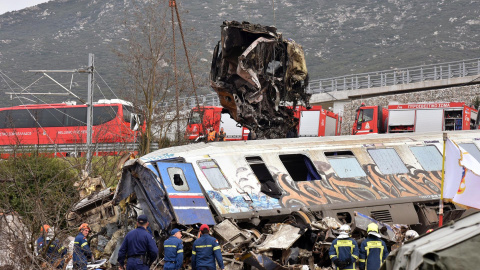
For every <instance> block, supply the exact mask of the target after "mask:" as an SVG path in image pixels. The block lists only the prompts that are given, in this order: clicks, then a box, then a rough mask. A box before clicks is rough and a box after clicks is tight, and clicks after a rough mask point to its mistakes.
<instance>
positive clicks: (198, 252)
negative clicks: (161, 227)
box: [118, 215, 225, 270]
mask: <svg viewBox="0 0 480 270" xmlns="http://www.w3.org/2000/svg"><path fill="white" fill-rule="evenodd" d="M148 225H149V223H148V219H147V216H145V215H140V216H139V217H138V218H137V229H135V230H133V231H131V232H129V233H128V234H127V236H125V239H124V240H123V243H122V246H121V247H120V250H119V252H118V265H119V269H120V270H123V269H124V265H125V259H126V260H127V265H126V269H127V270H133V269H138V270H147V269H150V265H151V264H152V262H153V261H155V259H156V258H157V254H158V248H157V246H156V244H155V240H154V238H153V236H152V235H151V234H150V233H149V232H148V231H147V227H148ZM181 238H182V232H181V231H180V230H179V229H176V228H175V229H173V230H171V231H170V237H169V238H168V239H167V240H165V242H164V243H163V247H164V258H163V260H164V266H163V269H165V270H180V269H181V268H182V266H183V244H182V240H181ZM215 260H216V261H217V263H218V266H219V267H220V269H222V270H223V269H224V268H225V267H224V265H223V259H222V253H221V250H220V246H219V244H218V241H217V240H216V239H215V238H213V237H212V236H210V228H209V227H208V225H206V224H203V225H202V226H200V237H199V238H198V239H197V240H195V241H194V242H193V250H192V269H193V270H215V269H216V268H217V267H216V265H215Z"/></svg>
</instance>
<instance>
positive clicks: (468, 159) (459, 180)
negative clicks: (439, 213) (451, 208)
mask: <svg viewBox="0 0 480 270" xmlns="http://www.w3.org/2000/svg"><path fill="white" fill-rule="evenodd" d="M479 195H480V162H478V161H477V160H476V159H475V158H474V157H473V156H472V155H471V154H470V153H468V152H467V151H466V150H465V149H463V148H462V147H461V146H457V145H456V144H455V143H454V142H452V141H451V140H450V139H447V142H446V145H445V175H444V180H443V198H444V199H445V200H447V201H450V202H453V203H455V204H458V205H461V206H466V207H473V208H479V209H480V200H479V199H478V196H479Z"/></svg>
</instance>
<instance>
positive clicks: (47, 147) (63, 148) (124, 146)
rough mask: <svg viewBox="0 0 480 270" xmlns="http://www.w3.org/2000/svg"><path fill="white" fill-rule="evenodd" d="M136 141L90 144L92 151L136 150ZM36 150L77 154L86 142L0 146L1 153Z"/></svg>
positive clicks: (156, 147)
mask: <svg viewBox="0 0 480 270" xmlns="http://www.w3.org/2000/svg"><path fill="white" fill-rule="evenodd" d="M150 149H151V151H155V150H157V149H158V143H156V142H152V143H151V144H150ZM138 150H139V145H138V143H98V144H93V145H92V152H93V153H99V152H100V153H101V152H125V151H138ZM29 151H38V152H40V153H69V154H72V155H78V154H79V153H85V152H87V145H86V144H80V143H79V144H42V145H6V146H0V152H1V153H22V152H29Z"/></svg>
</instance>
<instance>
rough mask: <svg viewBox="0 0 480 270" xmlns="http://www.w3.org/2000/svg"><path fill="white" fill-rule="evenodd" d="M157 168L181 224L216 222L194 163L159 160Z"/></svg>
mask: <svg viewBox="0 0 480 270" xmlns="http://www.w3.org/2000/svg"><path fill="white" fill-rule="evenodd" d="M157 168H158V171H159V173H160V176H161V177H162V180H163V184H164V186H165V189H166V192H167V195H168V199H169V200H170V204H171V205H172V208H173V212H174V215H175V218H176V220H177V222H178V223H179V224H184V225H187V224H196V223H202V224H209V225H213V224H215V221H214V219H213V216H212V213H211V212H210V208H209V206H208V203H207V200H206V198H205V196H204V195H203V192H202V189H201V187H200V184H199V182H198V179H197V176H196V175H195V171H194V170H193V166H192V164H190V163H170V162H157Z"/></svg>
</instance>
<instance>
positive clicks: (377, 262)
mask: <svg viewBox="0 0 480 270" xmlns="http://www.w3.org/2000/svg"><path fill="white" fill-rule="evenodd" d="M387 256H388V250H387V245H386V244H385V242H383V241H382V239H380V238H378V237H376V236H374V235H369V236H368V237H367V238H366V239H365V240H363V242H362V244H361V245H360V261H359V262H360V263H359V266H360V269H361V270H364V269H366V270H378V269H379V268H380V266H381V265H382V263H383V262H384V261H385V259H387ZM365 266H366V268H365Z"/></svg>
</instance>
